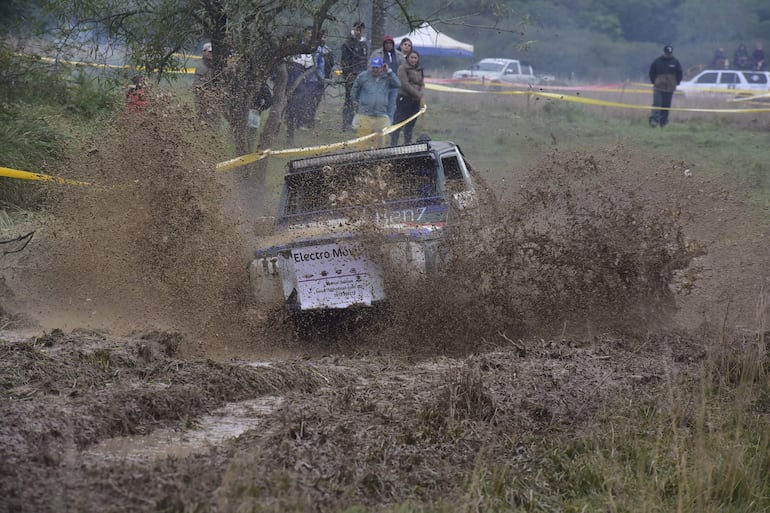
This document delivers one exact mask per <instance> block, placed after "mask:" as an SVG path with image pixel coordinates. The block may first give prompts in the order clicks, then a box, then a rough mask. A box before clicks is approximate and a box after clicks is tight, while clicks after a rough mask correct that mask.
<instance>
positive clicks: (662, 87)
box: [649, 45, 682, 128]
mask: <svg viewBox="0 0 770 513" xmlns="http://www.w3.org/2000/svg"><path fill="white" fill-rule="evenodd" d="M650 82H651V83H652V88H653V89H652V112H650V120H649V121H650V126H651V127H653V128H655V127H658V126H660V127H664V126H666V125H667V124H668V113H669V111H668V109H670V108H671V100H672V98H673V97H674V91H676V86H678V85H679V84H680V83H681V82H682V65H681V64H680V63H679V61H678V60H677V59H676V57H674V47H672V46H671V45H666V46H664V47H663V55H661V56H660V57H658V58H657V59H655V60H654V61H652V64H651V65H650Z"/></svg>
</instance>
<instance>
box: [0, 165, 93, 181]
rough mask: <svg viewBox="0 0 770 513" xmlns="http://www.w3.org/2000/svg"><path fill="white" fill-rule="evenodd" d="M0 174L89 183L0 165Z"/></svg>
mask: <svg viewBox="0 0 770 513" xmlns="http://www.w3.org/2000/svg"><path fill="white" fill-rule="evenodd" d="M0 176H7V177H8V178H18V179H20V180H35V181H39V182H54V183H58V184H62V185H91V184H90V183H89V182H80V181H78V180H70V179H69V178H59V177H57V176H51V175H44V174H41V173H30V172H29V171H20V170H18V169H11V168H8V167H0Z"/></svg>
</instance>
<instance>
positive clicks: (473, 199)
mask: <svg viewBox="0 0 770 513" xmlns="http://www.w3.org/2000/svg"><path fill="white" fill-rule="evenodd" d="M452 206H453V207H454V208H456V209H457V210H459V211H465V210H471V209H474V208H478V206H479V199H478V197H477V196H476V191H461V192H456V193H454V194H452Z"/></svg>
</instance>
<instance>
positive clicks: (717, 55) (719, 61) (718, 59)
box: [711, 48, 730, 69]
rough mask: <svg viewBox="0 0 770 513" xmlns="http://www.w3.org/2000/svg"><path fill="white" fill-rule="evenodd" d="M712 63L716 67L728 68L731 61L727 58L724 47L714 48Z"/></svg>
mask: <svg viewBox="0 0 770 513" xmlns="http://www.w3.org/2000/svg"><path fill="white" fill-rule="evenodd" d="M711 65H712V66H713V67H714V68H716V69H727V67H728V66H729V65H730V61H728V60H727V55H726V54H725V49H724V48H717V49H716V50H714V59H713V60H712V61H711Z"/></svg>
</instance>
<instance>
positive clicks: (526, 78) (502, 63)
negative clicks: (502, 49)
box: [452, 59, 538, 85]
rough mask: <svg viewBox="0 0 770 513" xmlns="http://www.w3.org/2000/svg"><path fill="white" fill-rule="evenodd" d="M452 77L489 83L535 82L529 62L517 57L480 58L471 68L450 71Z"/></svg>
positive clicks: (536, 80) (533, 72) (535, 78)
mask: <svg viewBox="0 0 770 513" xmlns="http://www.w3.org/2000/svg"><path fill="white" fill-rule="evenodd" d="M452 78H456V79H457V78H463V79H469V80H482V81H483V82H487V83H490V84H492V85H493V84H496V83H497V84H499V83H514V84H536V83H537V82H538V79H537V77H536V76H535V71H534V70H533V69H532V66H530V65H529V64H526V63H523V62H521V61H519V60H517V59H481V60H480V61H479V62H477V63H476V64H474V65H473V67H472V69H461V70H458V71H455V72H454V73H452Z"/></svg>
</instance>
